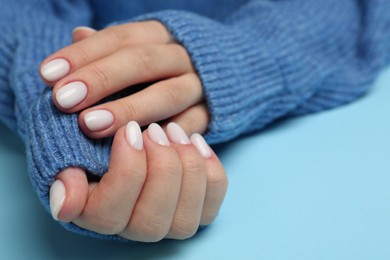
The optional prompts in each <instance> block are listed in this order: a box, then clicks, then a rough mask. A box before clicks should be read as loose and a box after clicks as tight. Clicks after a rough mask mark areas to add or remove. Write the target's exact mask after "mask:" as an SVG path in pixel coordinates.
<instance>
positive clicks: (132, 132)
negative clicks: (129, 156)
mask: <svg viewBox="0 0 390 260" xmlns="http://www.w3.org/2000/svg"><path fill="white" fill-rule="evenodd" d="M126 140H127V143H128V144H129V145H131V146H132V147H133V148H134V149H135V150H138V151H141V150H142V149H143V147H144V142H143V140H142V132H141V128H140V127H139V125H138V123H137V122H135V121H130V122H129V123H127V125H126Z"/></svg>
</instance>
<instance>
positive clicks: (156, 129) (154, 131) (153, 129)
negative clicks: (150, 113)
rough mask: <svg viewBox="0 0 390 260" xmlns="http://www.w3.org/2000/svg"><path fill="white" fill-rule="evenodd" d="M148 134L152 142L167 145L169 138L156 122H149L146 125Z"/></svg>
mask: <svg viewBox="0 0 390 260" xmlns="http://www.w3.org/2000/svg"><path fill="white" fill-rule="evenodd" d="M148 135H149V137H150V139H152V141H153V142H155V143H156V144H159V145H164V146H169V140H168V137H167V136H166V134H165V133H164V130H162V128H161V126H159V125H158V124H156V123H153V124H150V125H149V127H148Z"/></svg>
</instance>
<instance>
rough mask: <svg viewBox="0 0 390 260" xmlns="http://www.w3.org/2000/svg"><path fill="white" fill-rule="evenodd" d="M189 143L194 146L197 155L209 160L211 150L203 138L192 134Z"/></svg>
mask: <svg viewBox="0 0 390 260" xmlns="http://www.w3.org/2000/svg"><path fill="white" fill-rule="evenodd" d="M191 143H192V144H193V145H195V147H196V148H197V149H198V151H199V153H200V154H201V155H202V156H203V157H204V158H206V159H207V158H210V157H211V149H210V147H209V145H208V144H207V143H206V141H205V140H204V138H203V137H202V136H201V135H200V134H193V135H192V136H191Z"/></svg>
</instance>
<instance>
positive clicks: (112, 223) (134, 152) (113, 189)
mask: <svg viewBox="0 0 390 260" xmlns="http://www.w3.org/2000/svg"><path fill="white" fill-rule="evenodd" d="M145 178H146V155H145V152H144V149H143V142H142V134H141V130H140V128H139V126H138V124H137V123H135V122H129V124H128V125H127V126H126V128H125V127H123V128H121V129H119V130H118V133H117V134H116V136H115V139H114V142H113V145H112V152H111V158H110V167H109V170H108V172H107V173H106V174H105V175H104V176H103V177H102V179H101V180H100V182H99V183H98V184H96V186H95V187H94V189H93V190H92V191H91V193H90V194H89V197H88V202H87V205H86V206H85V208H84V211H83V212H82V214H81V216H80V217H79V218H78V219H76V220H75V221H74V223H75V224H77V225H78V226H80V227H82V228H85V229H88V230H92V231H95V232H98V233H101V234H117V233H119V232H121V231H122V230H123V229H124V228H125V227H126V226H127V223H128V221H129V219H130V216H131V213H132V211H133V208H134V205H135V204H136V201H137V199H138V196H139V194H140V192H141V189H142V186H143V184H144V181H145Z"/></svg>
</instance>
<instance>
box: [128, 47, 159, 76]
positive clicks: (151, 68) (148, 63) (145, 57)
mask: <svg viewBox="0 0 390 260" xmlns="http://www.w3.org/2000/svg"><path fill="white" fill-rule="evenodd" d="M132 51H133V53H134V55H135V57H136V58H137V60H138V62H139V65H140V67H141V68H142V69H143V70H144V71H146V72H147V73H151V74H152V73H154V72H155V71H156V69H157V64H156V62H155V59H154V57H155V51H154V50H153V48H152V47H150V46H147V45H137V46H134V47H132Z"/></svg>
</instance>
